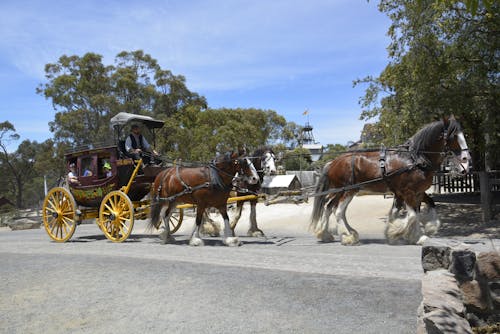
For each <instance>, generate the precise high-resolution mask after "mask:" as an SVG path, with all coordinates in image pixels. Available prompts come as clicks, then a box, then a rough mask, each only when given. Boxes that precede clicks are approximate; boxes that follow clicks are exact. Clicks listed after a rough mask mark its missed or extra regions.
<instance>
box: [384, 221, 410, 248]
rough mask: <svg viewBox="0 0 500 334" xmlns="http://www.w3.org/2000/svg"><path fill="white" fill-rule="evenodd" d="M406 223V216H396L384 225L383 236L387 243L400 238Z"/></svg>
mask: <svg viewBox="0 0 500 334" xmlns="http://www.w3.org/2000/svg"><path fill="white" fill-rule="evenodd" d="M407 225H408V220H407V219H406V218H403V219H402V218H396V219H394V220H390V221H389V222H388V223H387V225H386V226H385V237H386V238H387V240H388V241H389V243H393V242H394V241H397V240H399V239H401V238H402V237H403V235H404V233H405V230H406V226H407Z"/></svg>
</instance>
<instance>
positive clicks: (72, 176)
mask: <svg viewBox="0 0 500 334" xmlns="http://www.w3.org/2000/svg"><path fill="white" fill-rule="evenodd" d="M68 183H69V184H80V182H79V181H78V177H77V176H76V165H75V163H74V162H72V163H70V164H69V172H68Z"/></svg>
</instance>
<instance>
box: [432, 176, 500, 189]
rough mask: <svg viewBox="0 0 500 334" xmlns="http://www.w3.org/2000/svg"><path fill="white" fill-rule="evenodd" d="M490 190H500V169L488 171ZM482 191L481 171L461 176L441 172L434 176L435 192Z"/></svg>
mask: <svg viewBox="0 0 500 334" xmlns="http://www.w3.org/2000/svg"><path fill="white" fill-rule="evenodd" d="M487 176H488V179H489V184H490V187H491V189H490V191H500V171H491V172H488V173H487ZM480 191H481V182H480V172H471V173H468V174H466V175H465V176H463V177H461V178H456V177H453V176H451V175H450V174H447V173H444V172H439V173H436V175H435V176H434V181H433V192H434V193H438V194H450V193H451V194H454V193H473V192H480Z"/></svg>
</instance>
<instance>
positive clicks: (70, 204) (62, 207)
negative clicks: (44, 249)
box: [42, 187, 78, 242]
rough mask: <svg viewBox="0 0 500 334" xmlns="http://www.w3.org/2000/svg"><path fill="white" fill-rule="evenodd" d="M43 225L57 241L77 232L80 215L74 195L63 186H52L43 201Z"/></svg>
mask: <svg viewBox="0 0 500 334" xmlns="http://www.w3.org/2000/svg"><path fill="white" fill-rule="evenodd" d="M42 215H43V225H44V227H45V231H47V234H48V235H49V237H50V238H51V239H52V240H54V241H57V242H65V241H67V240H69V239H70V238H71V237H72V236H73V233H75V229H76V224H77V221H78V217H77V215H76V203H75V199H74V198H73V195H71V193H70V192H69V191H68V190H67V189H65V188H62V187H56V188H52V189H51V190H50V191H49V193H48V194H47V196H45V200H44V201H43V214H42Z"/></svg>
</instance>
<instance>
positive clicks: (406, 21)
mask: <svg viewBox="0 0 500 334" xmlns="http://www.w3.org/2000/svg"><path fill="white" fill-rule="evenodd" d="M499 8H500V5H499V4H498V3H497V2H493V3H489V2H488V5H486V4H485V2H484V1H477V9H476V10H474V11H473V12H474V14H473V13H472V12H471V11H469V10H468V9H467V8H466V7H465V6H464V4H463V3H462V2H461V1H429V0H428V1H423V0H422V1H418V2H413V1H410V0H396V1H388V0H384V1H381V2H380V4H379V9H380V11H382V12H384V13H386V14H387V15H388V16H389V18H390V19H391V20H392V25H391V27H390V28H389V32H388V34H389V36H390V37H391V44H390V45H389V47H388V51H389V57H390V59H391V61H390V63H389V64H388V65H387V66H386V68H385V69H384V70H383V71H382V73H381V74H380V76H379V77H376V78H373V77H367V78H364V79H363V80H358V81H356V82H355V84H359V83H367V84H368V87H367V89H366V91H365V95H364V97H363V98H362V99H361V105H362V107H363V111H362V114H361V118H362V119H365V120H368V119H371V118H377V119H378V122H377V131H378V132H380V133H381V134H382V140H381V141H383V142H384V143H385V144H386V145H394V144H399V143H401V142H403V141H404V140H405V139H407V138H408V137H409V136H411V134H413V133H415V132H416V131H417V130H418V128H419V127H421V126H422V125H423V124H425V123H428V122H430V121H433V120H435V119H439V118H441V117H443V116H445V115H450V114H454V115H455V116H457V117H458V118H459V119H460V121H461V123H462V125H463V126H464V132H465V133H466V135H468V142H469V146H470V147H471V149H472V151H473V152H474V153H475V154H474V155H473V158H474V160H475V165H476V166H483V165H484V162H485V158H486V157H489V159H492V160H493V161H495V160H496V161H498V156H497V152H499V151H500V136H499V133H500V122H499V120H500V119H498V118H499V117H500V116H498V113H497V112H496V110H498V107H499V106H498V104H499V102H500V89H499V76H498V73H499V63H500V59H499V57H500V52H499V50H500V48H499V46H500V42H499V39H498V38H497V37H496V36H497V34H498V31H499V30H500V13H499ZM487 152H489V155H488V154H486V153H487Z"/></svg>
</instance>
